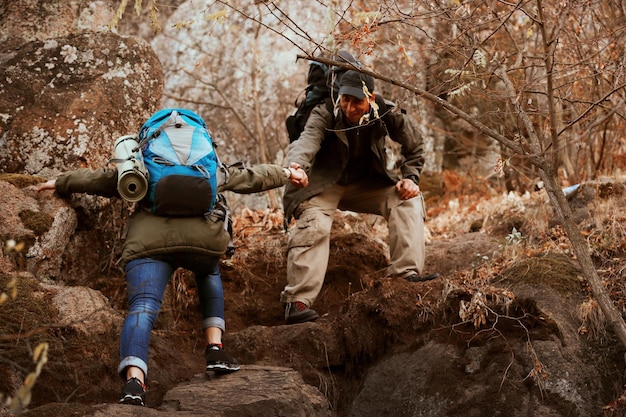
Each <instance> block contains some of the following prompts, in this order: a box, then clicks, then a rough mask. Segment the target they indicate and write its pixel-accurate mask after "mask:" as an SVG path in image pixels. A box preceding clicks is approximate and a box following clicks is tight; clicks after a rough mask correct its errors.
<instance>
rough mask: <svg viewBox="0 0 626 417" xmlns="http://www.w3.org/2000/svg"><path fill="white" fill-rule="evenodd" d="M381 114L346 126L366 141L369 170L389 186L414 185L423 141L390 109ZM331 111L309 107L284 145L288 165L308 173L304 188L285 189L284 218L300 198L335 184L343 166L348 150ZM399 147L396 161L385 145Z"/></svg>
mask: <svg viewBox="0 0 626 417" xmlns="http://www.w3.org/2000/svg"><path fill="white" fill-rule="evenodd" d="M381 110H382V111H384V112H385V113H386V115H385V116H382V114H381V118H379V119H373V121H372V122H370V123H369V124H367V125H364V126H360V127H356V128H355V127H352V129H357V131H356V132H357V134H358V135H359V136H360V137H363V138H367V140H369V141H370V144H371V149H372V151H373V153H374V157H375V167H374V170H375V171H376V172H377V173H379V174H382V177H386V178H388V179H389V183H390V185H392V184H395V183H396V182H397V181H399V180H400V179H402V178H411V179H413V180H414V181H415V182H416V183H419V178H420V174H421V172H422V168H423V166H424V142H423V140H422V137H421V135H420V134H419V133H418V132H417V131H416V130H415V128H414V127H413V125H412V124H411V122H410V120H409V119H408V118H407V117H406V116H405V115H404V114H403V113H401V112H400V111H396V109H385V110H383V109H381ZM337 113H338V114H337V115H336V116H335V115H333V114H331V113H330V112H329V110H328V108H327V106H326V105H325V104H324V103H322V104H320V105H318V106H317V107H316V108H314V109H313V111H312V112H311V115H310V116H309V119H308V120H307V123H306V126H305V127H304V131H303V132H302V134H301V135H300V137H299V138H298V139H297V140H295V141H293V142H292V143H291V144H290V145H289V152H288V154H287V161H288V163H298V164H300V165H301V166H302V168H303V169H304V170H305V171H306V172H307V174H308V175H309V186H308V187H305V188H297V187H295V186H293V185H291V184H287V187H285V194H284V196H283V207H284V210H285V220H286V221H287V222H288V221H289V220H290V219H291V216H293V215H294V212H295V210H296V209H297V207H298V206H299V205H300V203H302V202H303V201H306V200H308V199H310V198H311V197H314V196H315V195H317V194H319V193H321V192H322V191H324V190H326V189H327V188H329V187H331V186H333V185H335V184H337V182H338V181H339V179H340V178H341V176H342V174H343V171H344V169H345V167H346V166H347V164H348V158H349V149H348V139H347V137H346V129H349V128H350V127H348V125H347V123H346V121H345V120H344V118H343V115H342V113H341V110H340V109H338V112H337ZM386 137H388V138H389V139H391V140H392V141H393V142H396V143H397V144H399V145H400V154H401V156H402V158H401V160H400V161H398V162H397V163H396V161H394V158H393V155H392V154H393V152H392V150H391V146H390V145H391V143H390V142H389V140H388V139H386Z"/></svg>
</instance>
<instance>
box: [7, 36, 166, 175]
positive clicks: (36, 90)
mask: <svg viewBox="0 0 626 417" xmlns="http://www.w3.org/2000/svg"><path fill="white" fill-rule="evenodd" d="M0 46H2V45H0ZM2 48H3V49H4V50H5V51H6V52H5V53H4V54H1V55H0V67H2V68H3V73H2V75H1V76H0V115H1V116H2V117H0V172H25V173H30V174H39V175H42V176H51V175H54V174H56V173H58V172H60V171H63V170H66V169H70V168H77V167H80V166H87V167H99V166H102V165H104V164H105V163H106V162H107V161H108V159H110V158H111V156H112V148H113V143H114V141H115V139H116V138H117V137H119V136H121V135H125V134H129V133H133V132H135V131H137V130H138V128H139V127H140V125H141V123H142V121H143V120H145V118H146V117H148V116H149V115H150V114H151V113H152V112H153V111H154V110H155V109H156V108H157V107H158V106H159V103H160V99H161V94H162V88H163V75H162V73H161V66H160V63H159V60H158V59H157V57H156V56H155V54H154V52H153V51H152V49H151V48H150V46H149V45H148V44H146V43H144V42H141V41H138V40H136V39H134V38H124V37H120V36H118V35H116V34H114V33H110V32H81V33H78V34H75V35H69V36H64V37H60V38H51V39H48V40H45V41H32V42H27V43H24V44H22V45H19V46H17V47H14V48H12V49H6V46H3V47H2Z"/></svg>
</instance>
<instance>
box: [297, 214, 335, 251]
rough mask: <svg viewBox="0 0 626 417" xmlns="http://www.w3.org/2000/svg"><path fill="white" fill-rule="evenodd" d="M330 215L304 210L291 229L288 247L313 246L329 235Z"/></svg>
mask: <svg viewBox="0 0 626 417" xmlns="http://www.w3.org/2000/svg"><path fill="white" fill-rule="evenodd" d="M331 227H332V217H331V216H329V215H328V214H326V213H323V212H320V211H315V212H304V213H302V216H300V218H299V219H298V221H297V222H296V225H295V227H294V229H293V230H292V231H291V235H290V239H289V247H290V248H292V247H301V246H313V245H315V244H316V243H319V242H320V241H322V240H324V239H327V238H328V237H329V236H330V230H331Z"/></svg>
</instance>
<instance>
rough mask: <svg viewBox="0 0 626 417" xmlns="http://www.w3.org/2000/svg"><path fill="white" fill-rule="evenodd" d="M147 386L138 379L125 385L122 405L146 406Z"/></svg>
mask: <svg viewBox="0 0 626 417" xmlns="http://www.w3.org/2000/svg"><path fill="white" fill-rule="evenodd" d="M145 400H146V386H145V385H144V384H143V383H142V382H141V381H140V380H139V379H137V378H135V377H132V378H131V379H129V380H128V381H126V383H125V384H124V388H122V395H121V397H120V404H131V405H140V406H142V407H143V406H145V405H146V402H145Z"/></svg>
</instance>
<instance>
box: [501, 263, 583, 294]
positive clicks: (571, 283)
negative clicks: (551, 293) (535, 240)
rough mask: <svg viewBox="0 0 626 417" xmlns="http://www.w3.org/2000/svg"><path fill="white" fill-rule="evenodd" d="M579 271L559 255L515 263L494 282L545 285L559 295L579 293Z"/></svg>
mask: <svg viewBox="0 0 626 417" xmlns="http://www.w3.org/2000/svg"><path fill="white" fill-rule="evenodd" d="M579 276H580V270H579V269H578V268H577V267H576V266H575V265H574V264H573V263H572V261H571V260H570V258H568V257H567V256H565V255H563V254H560V253H548V254H546V255H544V256H542V257H536V258H530V259H525V260H523V261H520V262H517V263H516V264H515V265H513V266H511V267H510V268H509V269H507V270H506V271H504V272H503V273H502V275H501V276H500V277H499V278H497V279H496V280H495V281H494V282H495V283H497V284H511V285H515V284H530V285H537V284H542V285H547V286H549V287H551V288H554V289H555V290H557V291H559V292H561V293H566V294H569V293H573V292H577V291H580V279H579Z"/></svg>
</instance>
